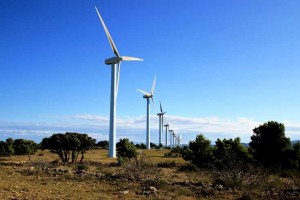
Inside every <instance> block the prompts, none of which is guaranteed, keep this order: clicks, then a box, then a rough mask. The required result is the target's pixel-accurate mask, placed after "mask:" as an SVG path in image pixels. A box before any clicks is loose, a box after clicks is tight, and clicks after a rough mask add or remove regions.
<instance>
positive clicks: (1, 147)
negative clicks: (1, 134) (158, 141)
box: [0, 141, 6, 156]
mask: <svg viewBox="0 0 300 200" xmlns="http://www.w3.org/2000/svg"><path fill="white" fill-rule="evenodd" d="M5 146H6V143H5V142H4V141H0V155H1V156H6V150H5Z"/></svg>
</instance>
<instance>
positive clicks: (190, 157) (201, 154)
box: [182, 134, 212, 167]
mask: <svg viewBox="0 0 300 200" xmlns="http://www.w3.org/2000/svg"><path fill="white" fill-rule="evenodd" d="M182 157H183V159H184V160H187V161H190V162H191V163H193V164H195V165H197V166H198V167H207V166H208V165H209V164H210V163H211V161H212V147H211V146H210V141H209V140H208V139H206V138H205V137H204V136H203V135H202V134H200V135H197V137H196V140H195V141H190V142H189V146H188V147H184V148H183V150H182Z"/></svg>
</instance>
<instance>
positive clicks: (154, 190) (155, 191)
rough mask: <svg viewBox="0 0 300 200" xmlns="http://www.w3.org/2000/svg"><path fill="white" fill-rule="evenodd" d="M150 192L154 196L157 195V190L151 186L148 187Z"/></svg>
mask: <svg viewBox="0 0 300 200" xmlns="http://www.w3.org/2000/svg"><path fill="white" fill-rule="evenodd" d="M149 189H150V191H151V192H153V193H154V194H157V189H156V188H155V187H153V186H150V187H149Z"/></svg>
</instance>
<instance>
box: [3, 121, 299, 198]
mask: <svg viewBox="0 0 300 200" xmlns="http://www.w3.org/2000/svg"><path fill="white" fill-rule="evenodd" d="M51 138H52V139H53V138H54V139H59V141H64V142H62V143H60V148H57V147H58V146H59V145H54V146H51V144H52V143H51ZM15 141H16V140H15ZM54 141H55V140H54ZM82 141H84V142H82ZM74 142H75V143H74ZM95 142H96V141H95V140H93V139H92V138H90V137H88V136H87V135H85V134H78V133H66V134H59V135H57V134H54V135H53V136H52V137H50V138H46V139H44V140H43V142H42V143H41V144H39V145H37V144H36V145H29V143H31V142H29V143H28V142H25V143H24V144H28V146H29V147H31V146H34V147H38V148H39V149H38V150H35V151H26V149H28V148H24V149H23V150H24V151H25V152H23V153H19V154H23V155H16V153H15V152H16V150H15V147H16V145H15V143H14V141H13V140H11V139H9V140H7V141H6V142H2V143H1V144H2V146H1V148H0V149H2V150H1V154H2V155H3V156H2V157H0V169H1V170H0V179H1V181H0V198H1V199H240V200H242V199H299V198H300V176H299V174H300V172H299V160H300V159H299V158H300V151H299V149H300V148H299V143H297V144H295V145H291V142H290V141H289V139H288V138H286V137H285V134H284V125H283V124H280V123H277V122H268V123H265V124H263V125H261V126H259V127H256V128H254V130H253V136H252V137H251V142H250V147H249V148H246V147H244V146H243V145H241V143H240V140H239V138H235V139H218V140H217V141H216V142H215V145H212V144H211V142H210V141H209V140H208V139H206V138H205V137H204V135H201V134H200V135H198V136H197V137H196V138H195V140H192V141H190V143H189V145H188V146H186V147H183V148H181V147H177V148H175V149H160V148H157V149H151V150H146V149H141V148H140V147H141V146H142V147H143V146H144V145H142V144H138V145H134V144H133V143H132V142H130V141H129V140H128V139H126V138H125V139H121V140H120V141H119V143H118V144H117V152H118V158H117V159H111V158H107V154H108V152H107V149H106V148H107V144H108V143H107V142H104V141H101V142H98V143H97V144H98V145H97V146H96V147H95V146H94V145H95V144H96V143H95ZM55 143H56V144H57V141H56V142H55ZM22 144H23V143H22ZM70 144H72V145H70ZM9 145H10V147H11V148H8V146H9ZM18 146H19V145H18ZM25 146H26V145H25ZM46 147H47V148H46ZM137 147H139V148H137ZM29 149H30V148H29ZM42 149H43V150H42ZM6 150H8V152H10V153H7V151H6ZM62 153H63V154H62ZM28 155H30V160H29V157H28ZM78 155H81V156H80V159H77V157H78ZM66 158H68V159H66ZM81 158H82V159H81Z"/></svg>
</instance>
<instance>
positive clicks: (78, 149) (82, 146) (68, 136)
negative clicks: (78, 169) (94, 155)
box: [41, 132, 96, 163]
mask: <svg viewBox="0 0 300 200" xmlns="http://www.w3.org/2000/svg"><path fill="white" fill-rule="evenodd" d="M95 142H96V140H95V139H93V138H91V137H88V135H87V134H81V133H70V132H67V133H65V134H62V133H57V134H53V135H52V136H51V137H49V138H44V139H43V140H42V142H41V148H42V149H49V150H50V151H51V152H52V153H56V154H58V155H59V157H60V158H61V160H62V162H70V161H71V162H72V163H77V159H78V155H79V154H81V159H80V162H82V161H83V158H84V154H85V153H86V151H88V150H90V149H92V148H93V146H94V144H95Z"/></svg>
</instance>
